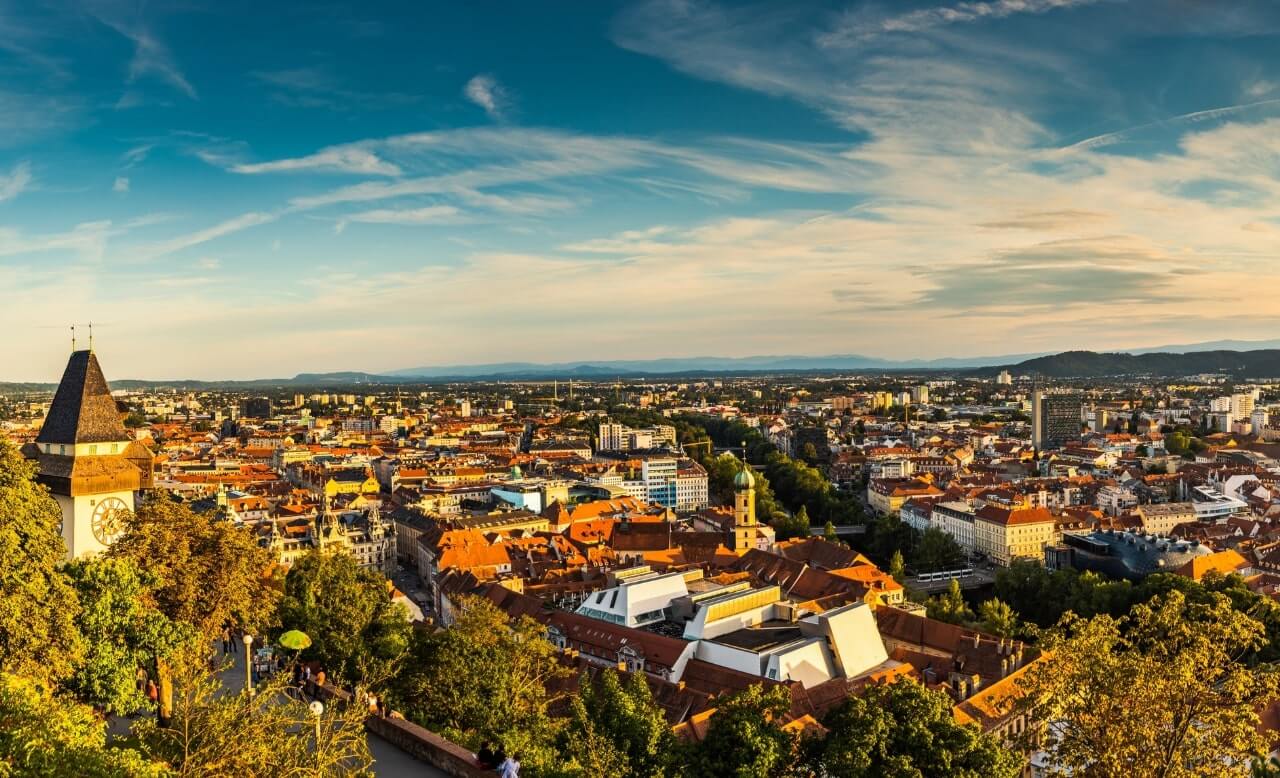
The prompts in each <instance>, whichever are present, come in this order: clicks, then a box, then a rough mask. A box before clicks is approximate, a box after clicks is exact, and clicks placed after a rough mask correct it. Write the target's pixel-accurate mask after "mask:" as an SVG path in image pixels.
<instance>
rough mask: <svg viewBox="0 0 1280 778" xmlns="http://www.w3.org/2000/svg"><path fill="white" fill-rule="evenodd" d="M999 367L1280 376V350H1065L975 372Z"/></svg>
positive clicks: (1086, 373) (1048, 372) (1025, 371)
mask: <svg viewBox="0 0 1280 778" xmlns="http://www.w3.org/2000/svg"><path fill="white" fill-rule="evenodd" d="M1001 369H1005V370H1008V371H1009V372H1011V373H1014V374H1015V375H1039V376H1045V377H1048V378H1077V377H1078V378H1099V377H1110V376H1116V377H1121V376H1160V377H1181V376H1189V375H1198V374H1201V373H1225V374H1228V375H1232V376H1238V377H1253V378H1274V377H1277V376H1280V349H1274V348H1273V349H1259V350H1255V351H1230V350H1225V349H1215V350H1211V351H1191V352H1186V353H1172V352H1146V353H1140V354H1126V353H1112V354H1099V353H1097V352H1094V351H1067V352H1064V353H1061V354H1051V355H1049V356H1043V357H1036V358H1034V359H1028V360H1024V361H1022V362H1019V363H1017V364H1013V365H1004V366H1001V367H987V368H980V369H978V370H975V371H973V372H974V373H975V374H977V375H995V374H996V373H997V372H999V371H1000V370H1001Z"/></svg>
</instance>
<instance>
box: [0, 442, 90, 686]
mask: <svg viewBox="0 0 1280 778" xmlns="http://www.w3.org/2000/svg"><path fill="white" fill-rule="evenodd" d="M61 528H62V511H61V510H60V509H59V508H58V504H57V503H56V502H54V500H53V498H52V497H50V496H49V492H48V490H47V489H45V488H44V487H43V486H41V485H39V484H37V483H36V481H35V466H34V465H32V464H31V463H30V462H28V461H26V460H25V459H24V458H23V457H22V455H21V454H20V453H18V450H17V449H16V448H14V447H13V446H12V445H10V444H9V443H8V442H7V441H5V440H3V439H0V672H8V673H14V674H17V675H22V676H26V677H28V678H31V679H34V680H37V681H44V682H48V683H50V684H54V683H57V682H59V681H62V680H65V679H66V678H68V677H69V676H70V675H71V674H72V673H73V672H74V670H75V667H76V665H77V664H79V662H80V659H81V656H82V654H83V649H84V647H83V642H82V641H81V639H80V633H79V630H77V629H76V624H75V618H76V614H77V613H78V612H79V611H80V604H79V602H78V601H77V599H76V593H75V590H74V589H73V588H72V586H71V584H70V582H69V581H68V580H67V578H66V576H64V575H63V574H62V573H61V571H60V570H59V566H60V565H61V564H62V562H63V560H64V559H65V558H66V556H67V547H66V544H65V543H64V542H63V540H62V529H61Z"/></svg>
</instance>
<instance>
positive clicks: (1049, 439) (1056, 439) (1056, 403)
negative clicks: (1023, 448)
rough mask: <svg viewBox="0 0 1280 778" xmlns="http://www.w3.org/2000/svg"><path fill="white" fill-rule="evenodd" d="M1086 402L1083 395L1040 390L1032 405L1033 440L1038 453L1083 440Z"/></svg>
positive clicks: (1033, 397)
mask: <svg viewBox="0 0 1280 778" xmlns="http://www.w3.org/2000/svg"><path fill="white" fill-rule="evenodd" d="M1083 411H1084V402H1083V400H1082V399H1081V397H1080V395H1078V394H1074V393H1068V392H1053V391H1044V390H1041V389H1037V390H1036V391H1035V393H1034V394H1033V395H1032V402H1031V441H1032V444H1033V445H1034V446H1035V449H1036V450H1037V451H1043V450H1045V449H1051V448H1061V447H1062V446H1063V445H1064V444H1066V443H1068V442H1073V441H1078V440H1080V421H1081V419H1082V418H1083Z"/></svg>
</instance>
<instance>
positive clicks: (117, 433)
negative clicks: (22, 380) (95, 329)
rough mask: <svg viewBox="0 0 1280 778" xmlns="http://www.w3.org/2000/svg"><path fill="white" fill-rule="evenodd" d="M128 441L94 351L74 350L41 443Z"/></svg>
mask: <svg viewBox="0 0 1280 778" xmlns="http://www.w3.org/2000/svg"><path fill="white" fill-rule="evenodd" d="M127 440H129V433H127V432H125V429H124V424H122V423H121V421H120V412H119V411H118V410H117V409H116V401H115V400H114V399H113V398H112V397H111V387H110V386H108V385H107V379H106V378H104V377H103V375H102V368H101V367H100V366H99V365H98V358H97V357H96V356H94V354H93V352H92V351H73V352H72V353H71V358H70V359H69V360H67V369H66V370H65V371H63V373H62V380H61V381H60V382H59V383H58V391H57V392H56V393H55V394H54V396H53V403H52V404H51V405H50V406H49V415H48V416H47V417H46V418H45V421H44V426H43V427H41V428H40V435H39V437H37V438H36V441H37V442H39V443H111V442H117V441H127Z"/></svg>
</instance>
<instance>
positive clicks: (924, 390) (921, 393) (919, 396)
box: [911, 384, 929, 404]
mask: <svg viewBox="0 0 1280 778" xmlns="http://www.w3.org/2000/svg"><path fill="white" fill-rule="evenodd" d="M911 402H913V403H921V404H923V403H927V402H929V386H928V384H921V385H920V386H913V387H911Z"/></svg>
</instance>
